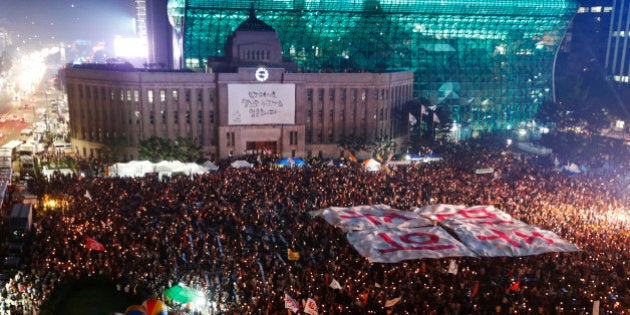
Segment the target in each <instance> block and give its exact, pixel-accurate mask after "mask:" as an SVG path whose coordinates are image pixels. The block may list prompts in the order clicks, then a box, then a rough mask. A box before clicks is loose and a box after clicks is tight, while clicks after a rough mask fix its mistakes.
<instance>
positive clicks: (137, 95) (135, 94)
mask: <svg viewBox="0 0 630 315" xmlns="http://www.w3.org/2000/svg"><path fill="white" fill-rule="evenodd" d="M133 101H134V102H136V103H138V102H140V91H138V90H133Z"/></svg>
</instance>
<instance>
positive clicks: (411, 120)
mask: <svg viewBox="0 0 630 315" xmlns="http://www.w3.org/2000/svg"><path fill="white" fill-rule="evenodd" d="M417 123H418V119H416V116H414V115H413V114H411V113H409V124H410V125H412V126H413V125H415V124H417Z"/></svg>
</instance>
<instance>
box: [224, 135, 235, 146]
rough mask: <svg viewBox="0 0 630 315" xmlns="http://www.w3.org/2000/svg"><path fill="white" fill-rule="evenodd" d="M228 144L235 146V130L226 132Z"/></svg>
mask: <svg viewBox="0 0 630 315" xmlns="http://www.w3.org/2000/svg"><path fill="white" fill-rule="evenodd" d="M225 140H226V144H225V145H226V146H228V147H233V146H234V132H233V131H231V132H228V133H226V139H225Z"/></svg>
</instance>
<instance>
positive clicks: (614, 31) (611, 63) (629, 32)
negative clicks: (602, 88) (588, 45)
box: [605, 0, 630, 83]
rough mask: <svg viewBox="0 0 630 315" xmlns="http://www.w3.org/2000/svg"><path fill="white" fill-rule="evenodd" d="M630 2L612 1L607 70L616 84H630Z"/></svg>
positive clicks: (607, 47)
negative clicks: (629, 51)
mask: <svg viewBox="0 0 630 315" xmlns="http://www.w3.org/2000/svg"><path fill="white" fill-rule="evenodd" d="M628 14H630V1H627V0H612V12H611V16H610V28H609V33H608V44H607V46H606V61H605V62H606V63H605V65H606V70H607V74H608V76H609V78H610V79H612V80H613V81H616V82H622V83H628V82H630V79H629V78H630V54H629V53H628V50H629V49H630V42H629V40H628V39H629V38H630V16H628Z"/></svg>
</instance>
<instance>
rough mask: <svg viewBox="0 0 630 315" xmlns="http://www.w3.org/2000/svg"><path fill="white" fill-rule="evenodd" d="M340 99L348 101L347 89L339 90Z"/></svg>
mask: <svg viewBox="0 0 630 315" xmlns="http://www.w3.org/2000/svg"><path fill="white" fill-rule="evenodd" d="M339 100H340V101H341V102H342V103H343V102H345V101H346V89H341V90H339Z"/></svg>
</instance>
